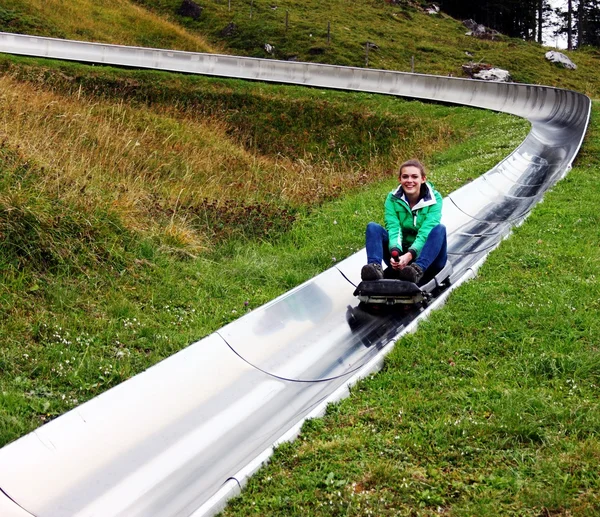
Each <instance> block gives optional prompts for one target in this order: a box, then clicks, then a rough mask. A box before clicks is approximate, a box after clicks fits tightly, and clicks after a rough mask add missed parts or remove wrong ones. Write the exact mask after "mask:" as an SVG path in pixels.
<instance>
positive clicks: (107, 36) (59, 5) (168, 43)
mask: <svg viewBox="0 0 600 517" xmlns="http://www.w3.org/2000/svg"><path fill="white" fill-rule="evenodd" d="M0 30H2V31H4V32H16V33H22V34H32V35H35V36H48V37H54V38H66V39H73V40H83V41H96V42H102V43H115V44H120V45H134V46H141V47H157V48H174V49H179V50H188V51H192V52H215V50H216V49H215V47H214V46H212V45H210V44H209V43H207V41H206V39H205V38H204V37H202V36H201V35H199V34H191V33H190V32H189V31H186V30H185V29H184V28H182V27H181V26H180V25H178V24H175V23H172V22H169V21H167V20H165V19H164V18H163V17H161V16H158V15H156V14H153V13H151V12H149V11H148V10H147V9H143V8H142V7H140V6H138V5H136V4H135V3H133V2H128V1H119V0H72V1H69V2H63V1H61V0H44V1H42V0H26V1H24V2H23V1H21V0H4V1H3V2H2V6H0Z"/></svg>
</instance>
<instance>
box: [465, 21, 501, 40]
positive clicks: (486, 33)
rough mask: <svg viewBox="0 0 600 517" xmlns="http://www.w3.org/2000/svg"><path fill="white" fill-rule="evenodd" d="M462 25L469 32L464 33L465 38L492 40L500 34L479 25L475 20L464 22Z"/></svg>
mask: <svg viewBox="0 0 600 517" xmlns="http://www.w3.org/2000/svg"><path fill="white" fill-rule="evenodd" d="M463 25H464V26H465V27H466V28H467V29H469V31H468V32H466V33H465V34H466V35H467V36H473V37H474V38H479V39H490V40H494V39H496V38H497V37H498V36H500V33H499V32H498V31H495V30H494V29H490V28H489V27H486V26H485V25H481V24H480V23H477V22H476V21H475V20H472V19H468V20H464V21H463Z"/></svg>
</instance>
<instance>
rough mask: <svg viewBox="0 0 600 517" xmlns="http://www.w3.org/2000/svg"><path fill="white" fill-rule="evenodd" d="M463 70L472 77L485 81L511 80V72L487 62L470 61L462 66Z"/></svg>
mask: <svg viewBox="0 0 600 517" xmlns="http://www.w3.org/2000/svg"><path fill="white" fill-rule="evenodd" d="M462 69H463V71H464V72H465V73H466V74H467V75H468V76H469V77H471V78H472V79H482V80H484V81H497V82H501V83H507V82H510V81H511V77H510V72H509V71H508V70H503V69H502V68H495V67H493V66H492V65H488V64H487V63H472V62H471V63H468V64H466V65H463V66H462Z"/></svg>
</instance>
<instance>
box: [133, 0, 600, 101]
mask: <svg viewBox="0 0 600 517" xmlns="http://www.w3.org/2000/svg"><path fill="white" fill-rule="evenodd" d="M138 3H139V4H141V5H144V6H146V7H147V8H148V9H150V10H153V11H154V12H157V13H160V14H162V15H164V16H167V17H169V18H170V19H172V20H173V21H174V22H177V23H179V24H180V25H182V26H184V27H186V28H187V29H188V30H189V31H190V32H191V33H195V34H201V35H202V36H203V37H205V38H207V39H208V40H209V41H210V42H211V43H212V44H213V45H218V46H221V47H222V48H224V49H226V51H227V53H230V54H239V55H248V56H253V57H266V58H275V59H284V60H285V59H297V60H299V61H309V62H318V63H331V64H339V65H347V66H360V67H362V66H368V67H370V68H382V69H385V70H399V71H404V72H410V71H411V70H414V71H415V72H418V73H424V74H435V75H453V76H455V77H466V76H465V74H464V72H463V70H462V65H464V64H467V63H469V62H474V63H480V62H483V63H488V64H490V65H492V66H494V67H499V68H504V69H506V70H509V71H510V72H511V75H512V78H513V80H514V81H516V82H521V83H533V84H545V85H551V86H558V87H562V88H568V89H573V90H577V91H581V92H584V93H586V94H588V95H590V96H592V97H596V96H598V95H599V94H600V90H599V88H598V80H597V69H598V65H599V64H600V53H599V52H598V49H593V48H587V49H583V50H579V51H575V52H567V51H563V52H564V53H565V54H567V55H568V56H569V57H570V58H571V59H572V60H573V61H574V62H575V63H576V64H577V67H578V68H577V70H565V69H564V68H562V66H557V65H555V64H553V63H550V62H549V61H547V60H546V59H545V57H544V54H545V53H546V52H547V51H548V50H549V49H548V48H547V47H543V46H541V45H539V44H537V43H535V42H532V41H529V42H526V41H522V40H519V39H515V38H507V37H505V36H502V35H499V36H498V37H497V38H496V39H495V40H494V41H491V40H480V39H476V38H473V37H470V36H466V35H465V33H466V32H467V29H466V27H465V26H464V25H463V24H462V23H461V22H460V21H458V20H455V19H453V18H451V17H449V16H447V15H445V14H443V13H440V14H438V15H430V14H427V13H426V12H425V10H424V8H428V7H430V4H429V3H425V2H423V3H421V5H419V3H418V2H409V1H406V2H403V1H400V2H393V3H392V2H388V1H386V0H357V1H354V2H347V1H345V0H331V1H329V2H321V1H318V0H308V1H304V2H295V1H293V0H281V1H278V2H276V3H273V2H271V1H269V0H243V1H239V0H237V1H232V2H231V3H229V2H211V3H207V4H203V10H202V15H201V16H200V18H199V19H198V20H193V19H192V18H190V17H183V16H180V15H178V14H177V12H178V9H179V6H180V5H181V1H180V0H138ZM420 7H423V8H420ZM286 19H287V25H286ZM230 23H233V24H234V25H235V29H233V30H231V31H225V33H224V32H223V29H224V28H225V27H227V26H228V24H230ZM328 27H329V36H328ZM367 42H371V43H373V44H374V46H372V47H370V49H369V52H368V56H367V53H366V43H367ZM265 43H268V44H270V45H271V46H272V47H274V50H272V52H271V53H268V52H266V51H265Z"/></svg>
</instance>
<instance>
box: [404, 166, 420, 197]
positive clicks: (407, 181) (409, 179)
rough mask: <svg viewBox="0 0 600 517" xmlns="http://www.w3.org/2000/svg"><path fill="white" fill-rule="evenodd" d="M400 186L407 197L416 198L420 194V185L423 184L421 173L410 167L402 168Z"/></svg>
mask: <svg viewBox="0 0 600 517" xmlns="http://www.w3.org/2000/svg"><path fill="white" fill-rule="evenodd" d="M399 179H400V185H401V186H402V190H404V193H405V194H406V195H407V197H414V196H418V195H419V194H420V192H421V185H423V183H424V182H425V176H422V175H421V171H420V170H419V169H418V168H417V167H414V166H412V165H409V166H407V167H404V168H403V169H402V170H401V171H400V178H399Z"/></svg>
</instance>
